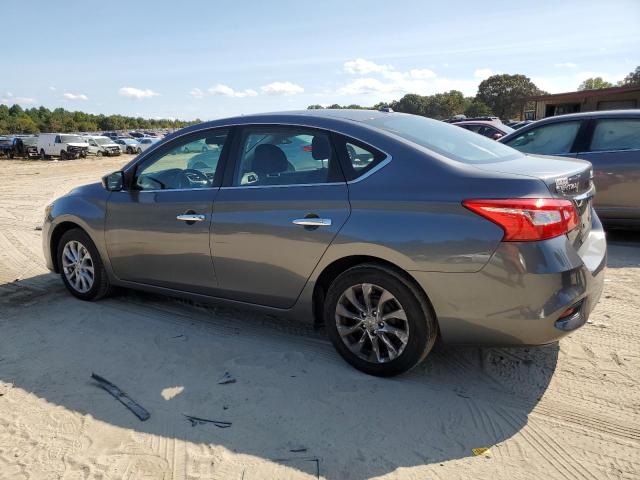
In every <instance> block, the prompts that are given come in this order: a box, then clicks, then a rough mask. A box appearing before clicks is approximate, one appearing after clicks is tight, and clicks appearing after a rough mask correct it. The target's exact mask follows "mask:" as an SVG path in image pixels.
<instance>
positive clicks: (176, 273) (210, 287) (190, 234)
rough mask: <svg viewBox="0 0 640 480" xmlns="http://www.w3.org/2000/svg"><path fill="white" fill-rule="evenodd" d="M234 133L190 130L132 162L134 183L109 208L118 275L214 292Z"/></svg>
mask: <svg viewBox="0 0 640 480" xmlns="http://www.w3.org/2000/svg"><path fill="white" fill-rule="evenodd" d="M231 136H232V135H229V131H228V130H225V129H212V130H206V131H198V132H194V133H193V134H187V135H185V136H183V137H180V138H178V139H176V140H174V141H172V142H169V143H167V144H165V145H163V146H161V147H160V148H159V149H157V150H156V151H155V152H153V153H151V154H150V155H147V156H142V159H141V160H140V161H139V162H138V163H137V164H135V165H132V166H131V167H129V169H128V170H127V176H128V178H131V182H130V183H131V185H130V186H129V190H127V191H122V192H114V193H112V194H111V196H110V197H109V201H108V207H107V218H106V233H105V241H106V244H107V251H108V253H109V259H110V261H111V265H112V267H113V270H114V273H115V274H116V276H117V277H118V278H120V279H122V280H127V281H131V282H138V283H145V284H149V285H155V286H161V287H166V288H172V289H177V290H184V291H189V292H193V293H201V294H205V295H207V294H214V293H215V288H216V285H217V281H216V276H215V272H214V269H213V259H212V257H211V246H210V226H211V212H212V209H213V202H214V200H215V197H216V195H217V194H218V192H219V190H220V183H221V178H222V171H223V169H224V164H225V156H226V151H227V144H228V143H229V142H230V138H231ZM184 215H187V216H186V217H184ZM189 215H196V216H195V217H193V216H189Z"/></svg>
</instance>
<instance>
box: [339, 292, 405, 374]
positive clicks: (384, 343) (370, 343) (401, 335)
mask: <svg viewBox="0 0 640 480" xmlns="http://www.w3.org/2000/svg"><path fill="white" fill-rule="evenodd" d="M335 320H336V327H337V330H338V333H339V335H340V338H341V339H342V341H343V342H344V344H345V345H346V346H347V348H349V350H351V352H353V353H354V354H355V355H357V356H358V357H359V358H361V359H363V360H365V361H367V362H371V363H387V362H390V361H392V360H395V359H396V358H398V357H399V356H400V355H401V354H402V352H403V351H404V349H405V347H406V346H407V343H408V341H409V322H408V320H407V314H406V313H405V310H404V308H403V307H402V305H401V304H400V302H399V301H398V299H397V298H396V297H395V296H394V295H393V294H392V293H391V292H389V291H388V290H385V289H384V288H382V287H379V286H378V285H373V284H371V283H362V284H358V285H353V286H351V287H349V288H347V289H346V290H345V291H344V292H343V293H342V295H341V296H340V299H339V300H338V303H337V304H336V312H335Z"/></svg>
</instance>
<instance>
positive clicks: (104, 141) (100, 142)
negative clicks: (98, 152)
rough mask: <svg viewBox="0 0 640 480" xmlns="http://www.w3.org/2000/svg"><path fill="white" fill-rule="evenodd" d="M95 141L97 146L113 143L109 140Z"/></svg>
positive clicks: (98, 139) (100, 139)
mask: <svg viewBox="0 0 640 480" xmlns="http://www.w3.org/2000/svg"><path fill="white" fill-rule="evenodd" d="M95 141H96V143H97V144H98V145H106V144H108V143H113V142H112V141H111V140H110V139H109V138H96V139H95Z"/></svg>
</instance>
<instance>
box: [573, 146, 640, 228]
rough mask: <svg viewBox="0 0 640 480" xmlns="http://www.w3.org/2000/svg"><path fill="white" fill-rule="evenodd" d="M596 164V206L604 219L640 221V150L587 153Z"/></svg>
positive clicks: (594, 178)
mask: <svg viewBox="0 0 640 480" xmlns="http://www.w3.org/2000/svg"><path fill="white" fill-rule="evenodd" d="M578 158H580V159H582V160H587V161H589V162H591V163H592V164H593V183H594V184H595V186H596V196H595V198H594V206H595V208H596V210H597V212H598V215H600V216H601V217H602V218H625V219H630V218H634V219H639V218H640V150H626V151H619V152H583V153H579V154H578Z"/></svg>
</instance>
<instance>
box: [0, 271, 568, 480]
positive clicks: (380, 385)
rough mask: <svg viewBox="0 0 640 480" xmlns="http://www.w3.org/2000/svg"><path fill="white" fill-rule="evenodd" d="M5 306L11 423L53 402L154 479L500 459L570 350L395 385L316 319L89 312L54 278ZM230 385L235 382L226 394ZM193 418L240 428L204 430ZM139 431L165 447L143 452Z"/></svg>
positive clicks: (442, 355)
mask: <svg viewBox="0 0 640 480" xmlns="http://www.w3.org/2000/svg"><path fill="white" fill-rule="evenodd" d="M0 299H2V300H0V328H1V330H2V332H3V334H2V336H1V337H0V388H2V385H4V387H5V389H8V390H6V391H5V395H4V397H0V412H1V411H2V402H6V401H10V400H11V398H14V399H15V401H16V405H17V407H16V408H18V410H19V408H20V407H19V405H20V401H19V399H20V398H28V399H29V400H28V402H31V403H34V402H35V403H37V404H38V403H40V404H41V405H42V407H41V408H45V406H46V405H49V406H50V405H51V404H53V405H55V406H58V407H61V409H59V408H58V407H56V408H58V410H56V412H57V413H56V415H57V416H58V417H61V416H65V415H66V416H68V417H69V420H68V421H65V422H62V423H63V424H65V425H67V426H66V427H64V428H66V429H69V428H71V427H69V425H73V424H74V421H75V420H72V418H75V417H77V416H76V415H74V414H80V415H83V416H84V417H83V419H84V420H83V426H82V428H79V429H78V431H77V436H78V438H79V439H80V440H78V438H76V439H75V440H74V441H76V444H77V442H80V444H81V445H84V446H86V445H89V446H88V447H86V448H89V449H90V448H93V445H94V442H97V443H100V442H99V441H98V440H96V439H95V438H89V439H88V440H86V441H85V440H82V438H81V437H85V436H88V437H91V435H92V434H91V433H90V432H91V431H92V429H94V428H98V427H97V425H100V426H101V427H100V428H107V430H105V432H108V431H110V430H108V428H112V427H116V428H117V429H118V430H117V432H118V435H120V436H122V435H125V436H127V435H128V436H129V437H130V439H131V443H130V444H127V443H126V442H124V441H120V443H119V446H116V445H113V446H112V447H111V449H110V450H109V449H108V450H107V453H104V452H101V453H100V455H101V457H100V458H102V460H100V461H101V462H103V463H104V464H105V465H110V464H114V465H115V464H119V463H118V462H122V461H123V460H122V459H123V458H125V457H126V456H127V455H129V456H130V457H131V459H130V460H127V461H130V462H138V463H139V462H140V458H142V457H140V455H143V453H144V455H143V456H144V458H146V460H145V462H146V464H145V465H147V468H151V467H149V465H152V464H153V465H156V467H157V469H160V470H161V469H163V468H176V464H177V463H176V462H181V461H182V462H184V463H187V464H190V465H191V467H186V468H187V469H188V468H193V469H195V468H199V469H204V468H209V469H212V470H211V475H212V476H214V474H216V475H220V472H221V471H225V470H224V469H225V468H227V469H228V468H231V466H230V465H231V464H232V463H233V462H232V461H231V460H227V463H225V460H224V458H226V457H225V456H224V455H223V456H222V457H221V453H220V452H235V453H237V454H243V455H249V456H250V458H251V460H247V463H246V465H245V464H242V463H241V464H240V465H238V464H237V462H238V460H235V462H236V464H233V465H235V467H234V468H236V467H237V468H240V469H245V468H252V467H251V466H252V465H254V464H255V463H256V462H257V461H262V462H265V461H267V462H268V463H269V464H270V465H276V466H280V467H282V466H286V467H288V468H293V469H294V470H295V471H298V472H299V473H307V474H309V475H311V476H312V477H313V476H318V475H320V476H325V477H327V478H354V479H364V478H370V477H373V476H377V475H383V474H387V473H390V472H394V471H396V470H397V469H399V468H410V467H415V466H422V465H429V464H441V463H444V462H447V461H449V460H454V459H459V458H464V457H470V456H472V455H473V453H472V449H474V448H481V447H494V448H496V449H497V448H499V447H498V446H499V445H500V444H501V442H503V441H505V440H507V439H509V438H511V437H512V436H513V435H515V434H516V433H517V432H518V431H519V430H520V429H521V428H522V427H523V426H524V425H525V424H526V423H527V418H528V415H529V414H530V413H531V411H532V410H533V409H534V408H535V406H536V404H537V403H538V401H539V400H540V398H541V397H542V396H543V394H544V392H545V390H546V388H547V386H548V384H549V382H550V380H551V377H552V375H553V373H554V370H555V368H556V362H557V358H558V351H559V349H558V345H557V344H552V345H548V346H543V347H537V348H483V349H479V348H462V347H436V348H435V349H434V351H432V353H431V354H430V355H429V356H428V357H427V359H426V361H425V362H424V363H423V364H421V365H420V366H419V367H418V368H416V369H415V370H414V371H412V372H410V373H409V374H406V375H404V376H401V377H396V378H389V379H381V378H375V377H370V376H367V375H364V374H362V373H360V372H358V371H356V370H354V369H353V368H351V367H350V366H349V365H347V364H346V363H345V362H343V361H342V360H341V359H340V358H339V357H338V355H337V354H336V353H335V352H334V350H333V348H332V347H331V345H330V344H329V342H328V341H327V340H326V339H325V337H324V333H323V332H322V331H318V330H316V329H314V328H313V326H312V325H310V324H308V323H307V322H304V321H301V322H295V321H290V320H284V319H281V318H277V317H272V316H268V315H264V314H257V313H252V312H247V311H243V310H237V309H229V308H218V307H211V306H199V305H193V304H191V303H189V302H183V301H180V300H175V299H170V298H166V297H161V296H157V295H153V294H146V293H136V292H124V293H122V294H120V295H118V296H116V297H114V298H110V299H106V300H103V301H100V302H96V303H87V302H82V301H79V300H76V299H74V298H72V297H71V296H69V295H68V294H67V293H66V292H65V291H64V290H63V288H62V286H61V284H60V282H59V279H58V278H57V277H56V276H54V275H52V274H49V275H41V276H38V277H33V278H30V279H25V280H21V281H16V282H13V283H12V284H9V285H4V286H1V287H0ZM92 372H95V373H97V374H99V375H102V376H104V377H105V378H107V379H108V380H110V381H111V382H113V383H114V384H116V385H118V386H119V387H120V388H122V389H123V390H124V391H126V392H127V393H128V394H129V395H130V396H131V398H133V399H135V400H136V401H137V402H138V403H139V404H140V405H142V406H143V407H144V408H146V409H147V410H148V411H149V412H150V413H151V418H150V419H149V420H148V421H145V422H142V421H139V420H138V419H137V418H136V417H135V416H134V415H133V414H132V413H131V412H130V411H128V410H127V409H126V408H125V407H124V406H123V405H122V404H120V403H118V402H117V401H116V400H115V399H114V398H112V397H111V396H110V395H109V394H107V393H106V392H105V391H104V390H101V389H100V388H97V385H96V383H95V382H94V381H92V380H91V378H90V376H91V373H92ZM225 372H229V374H230V375H231V376H233V378H234V379H235V380H236V381H235V382H234V383H230V384H219V383H218V380H219V379H220V378H221V377H222V376H223V375H224V374H225ZM8 384H11V385H12V386H13V387H12V388H8ZM34 396H35V397H34ZM31 408H32V411H35V410H34V409H33V407H31ZM38 408H40V407H38ZM5 413H6V412H5ZM185 415H189V416H194V417H198V418H202V419H210V420H217V421H224V422H230V423H231V426H230V427H229V428H218V427H216V426H215V425H214V424H210V423H197V422H196V425H195V426H192V423H191V422H190V421H189V420H188V419H187V418H186V417H185ZM47 418H49V417H47ZM1 420H2V418H1V414H0V421H1ZM43 421H44V420H43ZM47 421H48V420H47ZM45 423H46V422H45ZM105 425H106V426H105ZM41 428H43V429H45V430H46V431H50V430H51V428H52V427H51V425H48V424H43V425H42V427H41ZM120 429H125V433H123V432H122V430H120ZM66 433H67V434H68V433H69V432H66ZM103 433H104V432H103ZM139 434H150V435H151V436H152V439H153V440H151V441H149V442H148V443H144V442H142V440H140V438H139ZM136 435H138V436H137V437H136ZM68 436H69V435H67V437H68ZM54 437H55V438H56V441H63V440H64V438H67V437H65V435H54ZM176 442H178V443H176ZM134 444H135V449H134V448H133V447H132V445H134ZM169 444H171V445H173V447H172V448H174V450H175V451H174V452H173V453H167V452H168V451H169V450H171V449H170V448H168V447H167V445H169ZM176 445H178V446H176ZM143 447H144V448H143ZM51 448H52V447H50V449H51ZM69 448H71V447H68V448H67V447H65V446H64V445H63V446H60V447H58V448H57V449H56V451H58V452H66V451H68V450H69ZM83 448H84V447H83ZM179 448H182V449H183V451H182V450H181V452H182V453H176V452H177V451H178V450H179ZM65 449H66V450H65ZM176 449H177V450H176ZM134 450H135V451H134ZM141 452H142V453H141ZM134 453H135V455H134ZM90 455H91V454H89V456H90ZM96 455H97V454H96ZM181 456H182V457H184V458H186V459H184V460H180V459H179V458H178V457H181ZM221 458H223V460H221ZM247 458H249V457H247ZM65 462H66V460H65ZM154 462H155V463H154ZM172 462H173V463H172ZM198 462H200V463H198ZM229 462H231V463H229ZM138 467H139V468H142V467H140V465H138ZM156 467H154V468H156ZM105 468H106V467H105ZM199 471H200V470H199ZM203 471H204V470H203ZM207 471H208V470H207ZM216 472H217V473H216ZM242 472H244V470H242ZM242 475H244V473H242ZM223 476H225V477H227V478H234V476H233V475H231V474H229V475H228V476H227V475H223ZM274 476H278V474H275V473H274ZM205 477H206V476H205ZM205 477H202V478H205ZM206 478H208V477H206ZM216 478H217V477H216ZM238 478H240V477H239V475H238ZM247 478H249V476H247Z"/></svg>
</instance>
